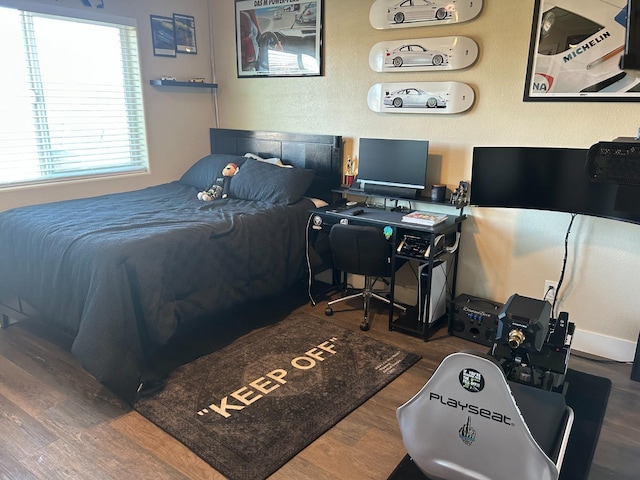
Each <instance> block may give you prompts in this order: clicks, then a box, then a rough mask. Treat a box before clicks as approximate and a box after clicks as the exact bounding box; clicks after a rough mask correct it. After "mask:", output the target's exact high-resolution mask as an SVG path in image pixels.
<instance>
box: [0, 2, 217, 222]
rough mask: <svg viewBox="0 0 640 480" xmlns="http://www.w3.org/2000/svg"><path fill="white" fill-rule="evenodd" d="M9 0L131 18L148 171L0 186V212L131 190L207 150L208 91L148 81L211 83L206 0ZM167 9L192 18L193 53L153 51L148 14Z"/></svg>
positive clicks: (171, 174) (177, 170)
mask: <svg viewBox="0 0 640 480" xmlns="http://www.w3.org/2000/svg"><path fill="white" fill-rule="evenodd" d="M11 1H13V4H14V5H18V6H20V5H26V4H28V3H37V4H45V5H51V6H53V7H62V8H67V9H71V11H72V12H81V13H83V12H91V13H93V14H96V15H103V16H105V15H118V16H124V17H130V18H135V19H136V20H137V27H138V42H139V51H140V61H141V69H142V82H143V95H144V106H145V112H146V124H147V139H148V144H149V158H150V172H149V173H147V174H136V175H121V176H116V177H110V178H102V179H94V180H77V181H67V182H59V183H56V184H49V185H39V186H30V187H21V188H11V189H0V211H1V210H5V209H8V208H12V207H16V206H20V205H28V204H34V203H42V202H45V201H54V200H62V199H68V198H77V197H85V196H92V195H97V194H102V193H110V192H117V191H125V190H133V189H136V188H141V187H145V186H149V185H155V184H159V183H164V182H166V181H169V180H175V179H176V178H177V177H179V176H180V175H181V174H182V173H183V172H184V171H185V170H186V169H187V167H188V166H189V165H191V164H192V163H194V161H195V160H197V159H199V158H201V157H203V156H204V155H206V154H207V153H208V152H209V137H208V129H209V128H210V127H213V126H215V114H214V97H213V93H212V92H211V90H210V89H191V88H167V87H163V88H158V87H153V86H151V85H150V84H149V80H151V79H153V78H159V77H161V76H163V75H172V76H175V77H176V78H177V79H188V78H191V77H204V78H205V79H206V80H207V81H211V79H212V67H211V48H210V40H209V31H210V30H209V20H208V19H209V13H208V12H209V9H210V7H209V4H208V0H181V1H180V2H174V1H170V0H135V1H129V0H106V1H105V2H104V8H102V9H97V8H95V7H94V8H88V7H84V6H82V4H81V2H80V1H79V0H59V1H56V2H54V1H51V0H35V1H33V2H19V1H15V0H0V5H2V4H3V3H7V4H8V3H9V2H11ZM91 3H92V4H93V5H94V6H95V5H97V4H98V3H99V2H98V1H94V0H92V1H91ZM67 11H69V10H67ZM173 13H182V14H185V15H193V16H194V17H196V41H197V47H198V54H197V55H178V56H177V57H176V58H169V57H156V56H154V55H153V49H152V43H151V27H150V19H149V15H150V14H154V15H163V16H171V15H172V14H173Z"/></svg>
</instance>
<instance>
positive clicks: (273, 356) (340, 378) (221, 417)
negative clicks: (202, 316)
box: [134, 314, 420, 480]
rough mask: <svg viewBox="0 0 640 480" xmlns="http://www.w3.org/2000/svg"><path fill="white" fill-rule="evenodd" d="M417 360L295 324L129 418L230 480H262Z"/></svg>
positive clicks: (197, 367) (238, 349) (205, 364)
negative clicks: (140, 419)
mask: <svg viewBox="0 0 640 480" xmlns="http://www.w3.org/2000/svg"><path fill="white" fill-rule="evenodd" d="M419 359H420V356H419V355H415V354H412V353H408V352H405V351H403V350H400V349H398V348H396V347H394V346H391V345H388V344H385V343H382V342H380V341H377V340H374V339H372V338H370V337H368V336H366V335H365V334H363V333H362V332H355V331H351V330H346V329H343V328H340V327H338V326H336V325H334V324H332V323H330V322H327V321H324V320H321V319H317V318H314V317H311V316H308V315H304V314H294V315H292V316H290V317H288V318H286V319H284V320H282V321H280V322H278V323H277V324H275V325H273V326H269V327H265V328H262V329H259V330H256V331H254V332H252V333H249V334H247V335H245V336H243V337H241V338H239V339H238V340H236V341H234V342H233V343H232V344H230V345H228V346H227V347H225V348H223V349H221V350H218V351H217V352H214V353H211V354H209V355H205V356H203V357H201V358H198V359H196V360H194V361H193V362H191V363H189V364H187V365H184V366H182V367H180V368H178V369H177V370H176V371H174V372H173V373H172V374H171V375H170V377H169V379H168V381H167V384H166V386H165V388H164V389H163V390H162V391H161V392H159V393H156V394H155V395H153V396H151V397H149V398H143V399H140V400H138V401H137V402H136V404H135V405H134V408H135V410H137V411H138V412H139V413H140V414H142V415H143V416H145V417H146V418H148V419H149V420H150V421H152V422H153V423H155V424H156V425H158V426H159V427H160V428H162V429H163V430H165V431H166V432H167V433H169V434H170V435H172V436H173V437H175V438H176V439H178V440H179V441H181V442H182V443H183V444H185V445H186V446H187V447H188V448H189V449H190V450H192V451H193V452H194V453H196V454H197V455H199V456H200V457H201V458H202V459H203V460H205V461H206V462H207V463H209V464H210V465H211V466H212V467H213V468H215V469H216V470H218V471H219V472H220V473H222V474H223V475H225V476H227V477H229V478H230V479H234V480H236V479H237V480H257V479H264V478H266V477H268V476H269V475H270V474H272V473H273V472H275V471H276V470H277V469H278V468H280V467H281V466H282V465H284V464H285V463H286V462H287V461H288V460H290V459H291V458H292V457H293V456H295V455H296V454H297V453H298V452H300V451H301V450H302V449H303V448H305V447H306V446H307V445H309V444H310V443H311V442H313V441H314V440H315V439H316V438H318V437H319V436H320V435H322V434H323V433H324V432H326V431H327V430H328V429H330V428H331V427H332V426H334V425H335V424H336V423H337V422H339V421H340V420H341V419H342V418H344V417H345V416H346V415H347V414H349V413H350V412H352V411H353V410H354V409H356V408H357V407H358V406H360V405H361V404H362V403H364V402H365V401H366V400H367V399H368V398H370V397H371V396H373V395H374V394H375V393H376V392H377V391H379V390H380V389H382V388H383V387H384V386H385V385H387V384H388V383H389V382H391V381H392V380H393V379H394V378H396V377H397V376H398V375H400V374H401V373H402V372H403V371H405V370H406V369H407V368H409V367H410V366H411V365H413V364H414V363H415V362H417V361H418V360H419ZM390 415H394V412H390Z"/></svg>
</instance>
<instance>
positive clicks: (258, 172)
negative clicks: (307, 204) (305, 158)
mask: <svg viewBox="0 0 640 480" xmlns="http://www.w3.org/2000/svg"><path fill="white" fill-rule="evenodd" d="M315 174H316V172H315V170H308V169H305V168H281V167H278V166H276V165H271V164H269V163H265V162H259V161H257V160H253V159H250V158H248V159H247V160H246V161H245V162H244V164H243V165H242V167H241V168H240V170H239V171H238V173H237V174H236V175H235V176H234V177H233V180H232V181H231V183H230V185H229V195H230V196H231V197H234V198H240V199H243V200H257V201H264V202H271V203H280V204H286V205H290V204H292V203H296V202H297V201H298V200H300V199H301V198H302V196H303V195H304V194H305V192H306V191H307V189H308V188H309V185H311V182H312V181H313V177H314V176H315Z"/></svg>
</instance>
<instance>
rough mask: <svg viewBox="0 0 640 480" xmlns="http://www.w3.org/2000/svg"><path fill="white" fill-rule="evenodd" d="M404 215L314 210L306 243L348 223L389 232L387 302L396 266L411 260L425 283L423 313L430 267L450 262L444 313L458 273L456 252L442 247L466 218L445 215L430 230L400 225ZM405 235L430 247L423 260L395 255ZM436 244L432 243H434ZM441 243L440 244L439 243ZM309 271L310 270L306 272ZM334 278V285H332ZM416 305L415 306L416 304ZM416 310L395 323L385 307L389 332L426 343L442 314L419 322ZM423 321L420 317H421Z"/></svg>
mask: <svg viewBox="0 0 640 480" xmlns="http://www.w3.org/2000/svg"><path fill="white" fill-rule="evenodd" d="M359 209H362V210H363V213H361V214H360V215H353V212H354V211H356V210H359ZM406 213H408V211H394V210H390V209H378V208H370V207H364V206H361V205H358V206H354V207H352V208H346V207H344V206H343V207H341V208H334V207H333V206H327V207H322V208H316V209H313V210H310V214H311V218H310V222H309V225H310V226H309V228H310V235H309V239H310V242H313V241H314V238H313V237H314V235H315V237H316V238H317V237H318V236H319V235H320V234H325V235H328V234H329V231H330V230H331V227H332V226H333V225H335V224H336V223H348V224H352V225H368V226H375V227H379V228H380V229H381V230H384V229H385V228H386V227H388V228H387V231H388V232H389V238H388V240H389V242H390V244H391V247H392V248H391V251H392V255H391V267H392V268H391V271H392V272H394V273H393V274H392V276H391V282H390V292H389V294H390V299H391V300H392V302H393V300H394V289H395V283H396V282H395V271H396V266H397V265H398V263H400V262H403V261H407V260H414V261H418V262H419V263H420V264H421V265H424V268H423V270H422V272H423V275H424V277H425V278H428V279H429V281H428V282H426V284H425V285H424V289H423V291H422V294H424V297H425V301H424V308H423V311H424V309H426V311H427V312H429V309H430V307H431V305H430V299H431V287H432V282H431V279H432V278H433V275H432V274H433V270H434V266H435V265H436V264H437V263H439V261H440V260H443V259H447V261H448V262H449V261H450V262H451V263H450V264H449V268H448V271H449V272H450V273H448V275H447V277H446V288H447V291H448V294H449V295H448V299H447V305H446V306H447V309H448V307H449V305H448V301H449V300H451V299H453V298H455V289H456V276H457V270H458V248H455V249H453V248H452V249H451V250H452V251H449V250H448V249H446V248H445V247H446V246H450V245H452V244H453V243H456V245H457V242H456V240H457V239H459V236H460V232H461V230H462V222H463V220H465V218H466V216H465V215H463V214H462V212H461V211H460V212H458V213H457V214H456V215H449V217H448V218H447V219H446V220H445V221H444V222H442V223H440V224H438V225H435V226H433V227H427V226H423V225H419V224H413V223H408V222H403V221H402V217H403V216H404V215H405V214H406ZM406 235H411V236H417V237H420V238H421V239H424V240H425V241H426V242H428V244H429V245H430V246H431V247H433V248H430V249H429V252H428V254H427V255H426V256H424V255H422V256H415V255H411V254H403V253H401V252H398V245H399V244H400V242H401V241H402V239H403V238H405V236H406ZM437 239H438V240H440V241H438V242H437V241H436V240H437ZM443 240H444V241H443ZM310 270H311V269H310ZM309 275H310V278H311V279H312V278H313V273H312V272H311V271H310V272H309ZM421 277H422V275H421V276H420V277H419V278H418V282H420V281H421ZM335 278H336V277H335V275H334V283H335ZM419 303H420V302H418V304H419ZM421 313H422V312H420V311H418V308H416V307H414V308H412V307H409V308H407V312H406V313H405V314H404V315H401V316H400V317H398V318H397V319H394V315H393V306H390V307H389V330H398V331H402V332H404V333H408V334H411V335H415V336H419V337H421V338H423V340H425V341H426V340H428V339H429V336H430V334H431V333H432V331H433V329H434V328H436V327H438V326H439V325H440V323H441V322H442V321H443V320H444V321H446V319H447V315H446V313H445V314H444V315H442V316H440V317H439V318H435V319H431V321H426V322H425V321H422V320H421V315H420V314H421ZM423 318H424V317H423Z"/></svg>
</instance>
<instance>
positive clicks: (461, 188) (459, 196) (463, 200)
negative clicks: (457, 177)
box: [451, 180, 469, 207]
mask: <svg viewBox="0 0 640 480" xmlns="http://www.w3.org/2000/svg"><path fill="white" fill-rule="evenodd" d="M468 194H469V182H467V181H464V180H463V181H461V182H460V183H459V184H458V187H457V188H456V189H455V191H454V192H453V193H452V194H451V204H452V205H457V206H459V207H464V206H465V205H467V204H468V203H469V199H468V198H467V195H468Z"/></svg>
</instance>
